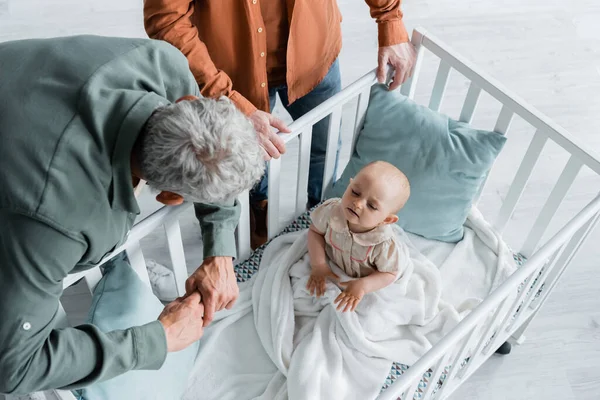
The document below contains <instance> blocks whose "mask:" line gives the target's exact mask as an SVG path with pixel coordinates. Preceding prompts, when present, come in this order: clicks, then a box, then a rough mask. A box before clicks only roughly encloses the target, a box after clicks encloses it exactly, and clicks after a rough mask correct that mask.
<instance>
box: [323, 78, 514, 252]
mask: <svg viewBox="0 0 600 400" xmlns="http://www.w3.org/2000/svg"><path fill="white" fill-rule="evenodd" d="M505 142H506V138H505V137H504V136H503V135H501V134H499V133H496V132H490V131H483V130H477V129H474V128H472V127H470V126H469V125H468V124H466V123H462V122H458V121H455V120H453V119H450V118H448V117H447V116H444V115H442V114H439V113H438V112H435V111H432V110H430V109H429V108H427V107H424V106H421V105H419V104H417V103H415V102H414V101H412V100H410V99H409V98H407V97H405V96H403V95H401V94H400V93H399V92H398V91H393V92H390V91H388V90H387V88H386V87H385V86H383V85H375V86H373V88H372V89H371V98H370V101H369V106H368V108H367V114H366V116H365V122H364V126H363V129H362V131H361V132H360V134H359V136H358V139H357V142H356V147H355V149H354V153H353V155H352V157H351V159H350V162H349V164H348V166H347V167H346V169H345V170H344V172H343V174H342V176H341V177H340V179H339V180H338V181H337V182H336V183H335V184H334V186H333V188H332V189H331V190H330V191H329V192H328V193H326V197H327V198H331V197H341V196H342V195H343V193H344V191H345V190H346V187H347V186H348V182H349V180H350V178H352V177H354V176H355V175H356V173H357V172H358V171H359V170H360V169H361V168H362V167H363V166H365V165H367V164H368V163H370V162H372V161H377V160H384V161H388V162H390V163H392V164H394V165H395V166H396V167H398V168H399V169H400V170H401V171H402V172H404V173H405V174H406V176H407V177H408V180H409V181H410V186H411V196H410V198H409V200H408V202H407V203H406V205H405V206H404V208H403V209H402V210H400V212H399V213H398V218H399V219H398V224H399V225H400V226H401V227H402V228H403V229H404V230H406V231H408V232H412V233H415V234H417V235H420V236H423V237H426V238H428V239H436V240H441V241H444V242H457V241H459V240H461V239H462V237H463V223H464V222H465V220H466V218H467V214H468V213H469V210H470V208H471V205H472V203H473V199H474V198H475V196H476V195H477V193H478V191H479V188H480V187H481V185H482V183H483V180H484V179H485V176H486V175H487V173H488V171H489V170H490V168H491V167H492V164H493V162H494V160H495V159H496V157H497V156H498V154H499V153H500V150H501V149H502V147H503V146H504V143H505Z"/></svg>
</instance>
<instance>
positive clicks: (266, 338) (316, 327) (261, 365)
mask: <svg viewBox="0 0 600 400" xmlns="http://www.w3.org/2000/svg"><path fill="white" fill-rule="evenodd" d="M465 226H466V231H465V238H464V239H463V240H462V241H461V242H460V243H459V244H457V245H456V246H455V248H454V250H453V251H452V252H451V253H450V255H449V256H448V257H447V259H446V261H445V262H444V263H443V264H442V265H440V266H439V268H438V267H436V266H434V265H433V264H432V263H431V262H430V261H429V260H427V258H425V257H424V256H423V255H422V254H421V253H420V252H419V251H418V250H417V249H416V248H415V247H414V246H413V245H412V243H411V242H410V239H409V238H408V237H407V236H406V234H404V233H403V232H402V231H401V230H398V235H399V238H400V240H401V241H403V242H405V243H406V244H407V246H408V247H409V251H410V258H411V261H412V262H411V265H407V266H405V270H404V272H403V274H402V276H401V277H400V278H399V280H398V281H397V282H396V283H395V284H393V285H390V286H388V287H387V288H385V289H382V290H380V291H378V292H376V293H372V294H368V295H366V296H365V297H364V299H363V300H362V302H361V303H360V304H359V306H358V307H357V309H356V312H350V313H341V312H338V311H336V310H335V307H334V305H333V300H334V299H335V298H336V296H337V295H338V294H339V292H340V289H339V288H338V287H337V286H336V285H334V284H333V283H328V288H327V291H326V294H325V296H324V297H322V298H321V299H316V298H314V297H312V296H310V294H309V293H308V292H307V291H306V289H305V286H306V281H307V279H308V275H309V273H310V265H309V260H308V255H307V247H306V235H307V234H306V231H304V232H296V233H291V234H288V235H285V236H282V237H280V238H278V239H276V240H274V241H273V242H272V243H271V244H270V245H269V246H268V247H267V249H266V250H265V253H264V255H263V258H262V262H261V266H260V270H259V272H258V273H257V274H256V276H255V277H254V278H253V279H252V280H251V281H250V282H248V283H246V284H243V285H242V287H241V291H240V298H239V300H238V302H237V303H236V305H235V307H234V308H233V309H232V310H229V311H225V312H222V313H219V314H217V316H216V317H217V318H216V320H215V322H213V324H211V326H210V327H209V328H208V329H206V332H205V335H204V337H203V339H202V340H201V346H200V350H199V354H198V358H197V360H196V364H195V367H194V371H192V374H191V377H190V382H189V388H188V390H187V392H186V395H185V396H184V399H186V400H192V399H193V400H200V399H202V400H203V399H219V400H225V399H261V400H271V399H288V398H289V399H291V400H294V399H361V400H363V399H369V398H375V397H376V396H377V395H378V394H379V391H380V388H381V385H382V383H383V382H384V380H385V378H386V377H387V375H388V373H389V371H390V367H391V364H392V362H393V361H397V362H400V363H403V364H408V365H410V364H412V363H414V362H415V361H416V360H417V359H418V358H419V357H421V356H422V355H423V354H424V353H425V352H427V351H428V350H429V349H430V348H431V347H432V346H433V345H434V344H435V343H436V342H437V341H438V340H439V339H440V338H441V337H443V336H444V335H445V334H447V333H448V332H449V331H450V330H451V329H452V328H453V327H455V326H456V324H457V323H458V322H459V321H460V320H461V319H462V318H463V317H464V316H465V315H466V314H467V313H468V312H469V311H470V310H472V309H473V308H474V307H475V306H476V305H477V304H479V303H480V302H481V301H482V300H483V298H485V296H486V295H487V294H488V293H489V292H490V291H491V290H492V289H494V288H495V287H497V286H498V285H499V284H500V283H502V282H503V281H504V279H506V277H508V276H509V275H510V274H511V273H512V272H513V270H514V268H515V266H514V263H513V262H512V256H511V253H510V251H509V249H508V248H507V247H506V245H505V244H504V243H503V242H502V240H501V239H500V237H499V236H498V235H497V234H496V233H495V232H494V231H493V230H492V229H491V228H490V226H489V225H488V224H487V223H486V222H485V221H484V220H483V218H482V217H481V215H480V214H479V212H478V211H476V210H473V211H472V212H471V215H470V216H469V219H468V221H467V223H466V225H465ZM334 272H335V273H336V274H337V275H339V276H342V277H344V275H343V272H342V271H341V270H340V269H336V270H335V271H334ZM345 279H350V278H348V277H344V279H343V280H345Z"/></svg>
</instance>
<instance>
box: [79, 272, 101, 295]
mask: <svg viewBox="0 0 600 400" xmlns="http://www.w3.org/2000/svg"><path fill="white" fill-rule="evenodd" d="M83 278H84V279H85V283H86V285H87V287H88V289H89V291H90V293H92V294H94V289H96V286H97V285H98V282H100V279H102V272H100V268H99V267H94V268H92V269H90V270H89V271H88V272H87V274H86V275H85V276H84V277H83Z"/></svg>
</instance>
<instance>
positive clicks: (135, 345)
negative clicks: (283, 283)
mask: <svg viewBox="0 0 600 400" xmlns="http://www.w3.org/2000/svg"><path fill="white" fill-rule="evenodd" d="M0 71H1V73H0V228H1V229H0V393H15V394H21V393H29V392H33V391H38V390H45V389H50V388H74V387H82V386H85V385H88V384H90V383H92V382H95V381H99V380H105V379H109V378H111V377H114V376H117V375H120V374H122V373H125V372H127V371H129V370H134V369H157V368H159V367H160V366H161V365H162V363H163V362H164V359H165V357H166V353H167V352H168V351H177V350H181V349H182V348H185V347H186V346H188V345H189V344H191V343H192V342H194V341H196V340H198V339H199V338H200V337H201V335H202V328H203V326H206V324H208V323H209V322H210V320H211V319H212V314H213V313H214V312H215V311H218V310H220V309H223V308H226V307H231V306H232V305H233V302H234V301H235V299H236V298H237V294H238V292H237V285H236V282H235V276H234V274H233V267H232V262H231V258H232V257H233V256H235V245H234V237H233V233H234V230H235V227H236V224H237V220H238V217H239V209H238V206H237V204H234V203H232V202H231V200H230V199H233V198H235V197H236V196H237V195H238V194H239V193H241V192H242V191H244V190H248V189H249V188H251V187H252V186H253V184H254V183H255V182H256V181H258V179H259V178H260V176H261V175H262V172H263V168H264V164H263V153H262V149H261V147H260V145H259V143H258V140H257V139H256V134H255V132H254V129H253V127H252V125H251V124H250V123H249V122H248V120H247V119H246V118H245V117H244V116H243V115H242V114H241V113H240V112H239V111H237V109H236V108H235V107H234V106H233V105H232V104H231V102H230V101H229V100H228V99H226V98H221V99H218V100H209V99H204V98H200V99H198V98H197V97H195V96H199V91H198V87H197V84H196V82H195V79H194V77H193V76H192V74H191V73H190V72H189V67H188V63H187V60H186V58H185V57H184V56H183V55H182V54H181V53H180V52H179V51H178V50H177V49H176V48H174V47H172V46H171V45H169V44H167V43H166V42H161V41H153V40H146V39H122V38H104V37H95V36H79V37H70V38H57V39H45V40H23V41H15V42H6V43H0ZM140 179H144V180H146V181H147V182H148V183H149V185H150V186H151V187H153V188H154V189H157V190H158V191H160V194H158V195H157V200H158V201H161V202H163V203H165V204H168V205H174V204H180V203H181V202H183V201H184V199H185V200H191V201H195V202H197V203H196V215H197V216H198V218H199V220H200V224H201V227H202V230H203V238H204V256H205V261H204V263H203V265H202V266H200V268H199V269H198V271H197V272H196V273H195V274H194V275H193V276H192V277H190V279H188V282H186V289H187V291H188V295H187V296H186V297H185V298H180V299H177V300H176V301H174V302H173V303H171V304H170V305H169V306H167V307H166V308H165V311H163V313H162V314H161V316H160V317H159V319H158V320H157V321H155V322H152V323H150V324H147V325H144V326H140V327H133V328H131V329H127V330H123V331H114V332H108V333H104V332H101V331H100V330H99V329H97V328H96V327H94V326H92V325H81V326H77V327H74V328H67V329H56V326H55V325H56V322H57V310H58V304H59V298H60V296H61V294H62V281H63V279H64V278H65V277H66V276H67V274H69V273H72V272H77V271H81V270H85V269H88V268H91V267H92V266H94V265H95V264H97V263H98V262H99V261H100V260H102V259H103V257H104V256H105V255H106V254H108V253H109V252H111V250H113V249H114V248H116V247H117V246H119V245H120V244H121V243H123V241H124V240H125V239H126V236H127V234H128V232H129V230H130V229H131V227H132V224H133V221H134V219H135V217H136V215H137V214H139V209H138V205H137V202H136V200H135V196H134V186H135V185H136V182H139V180H140ZM228 202H229V203H228ZM210 204H224V205H222V206H217V205H210Z"/></svg>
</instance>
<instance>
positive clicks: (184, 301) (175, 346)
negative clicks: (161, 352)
mask: <svg viewBox="0 0 600 400" xmlns="http://www.w3.org/2000/svg"><path fill="white" fill-rule="evenodd" d="M203 315H204V306H203V305H202V303H200V294H199V293H198V292H195V293H192V294H191V295H190V296H187V297H178V298H177V299H175V300H174V301H172V302H171V303H169V304H167V306H166V307H165V309H164V310H163V312H162V313H160V315H159V316H158V320H159V321H160V323H161V324H162V325H163V328H165V336H166V338H167V351H169V352H171V351H179V350H183V349H185V348H186V347H188V346H189V345H190V344H192V343H194V342H195V341H196V340H199V339H200V338H201V337H202V334H203V333H204V328H203V324H204V321H203Z"/></svg>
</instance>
